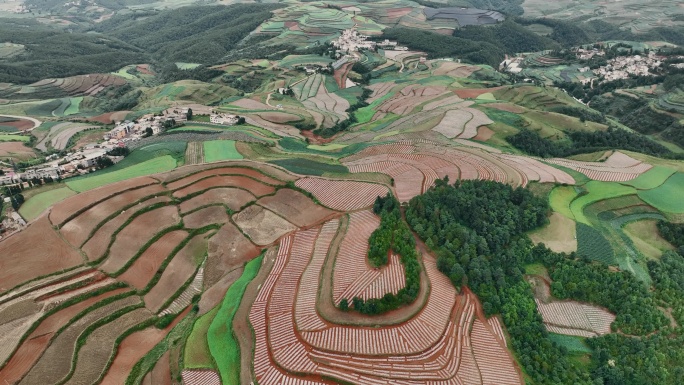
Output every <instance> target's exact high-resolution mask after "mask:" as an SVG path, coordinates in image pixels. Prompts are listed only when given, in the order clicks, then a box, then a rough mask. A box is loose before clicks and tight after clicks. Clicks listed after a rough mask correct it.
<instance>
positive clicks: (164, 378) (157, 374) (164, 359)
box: [143, 352, 173, 385]
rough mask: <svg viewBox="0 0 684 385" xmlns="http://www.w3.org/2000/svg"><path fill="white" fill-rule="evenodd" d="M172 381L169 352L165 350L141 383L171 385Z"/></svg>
mask: <svg viewBox="0 0 684 385" xmlns="http://www.w3.org/2000/svg"><path fill="white" fill-rule="evenodd" d="M172 383H173V382H172V381H171V365H170V362H169V352H166V353H164V355H163V356H161V358H160V359H159V361H157V364H156V365H154V368H153V369H152V371H151V372H149V373H147V375H146V376H145V379H144V380H143V385H171V384H172Z"/></svg>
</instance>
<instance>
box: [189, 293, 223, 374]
mask: <svg viewBox="0 0 684 385" xmlns="http://www.w3.org/2000/svg"><path fill="white" fill-rule="evenodd" d="M218 310H219V306H216V307H214V308H213V309H212V310H211V311H209V312H208V313H206V314H204V315H202V316H201V317H199V318H198V319H197V321H195V324H194V325H193V327H192V332H191V333H190V336H188V341H187V342H186V344H185V348H184V351H185V353H184V360H183V368H184V369H213V370H216V364H215V363H214V361H213V359H212V358H211V352H210V351H209V343H208V341H207V335H208V332H209V326H211V323H212V322H213V320H214V318H215V317H216V313H218Z"/></svg>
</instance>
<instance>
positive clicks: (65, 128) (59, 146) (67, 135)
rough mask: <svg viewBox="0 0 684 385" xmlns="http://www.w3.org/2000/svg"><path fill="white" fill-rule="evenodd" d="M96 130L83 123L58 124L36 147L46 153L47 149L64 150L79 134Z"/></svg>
mask: <svg viewBox="0 0 684 385" xmlns="http://www.w3.org/2000/svg"><path fill="white" fill-rule="evenodd" d="M91 128H97V127H95V126H89V125H87V124H83V123H60V124H57V125H54V126H52V127H51V128H50V132H49V133H48V134H47V135H46V136H45V137H44V138H43V139H42V140H41V141H40V142H38V144H37V145H36V148H37V149H39V150H41V151H48V147H49V148H53V149H55V150H64V149H65V148H66V146H67V144H68V143H69V139H71V137H72V136H74V135H76V134H78V133H79V132H82V131H85V130H88V129H91Z"/></svg>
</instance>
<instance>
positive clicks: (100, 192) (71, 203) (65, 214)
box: [50, 177, 157, 226]
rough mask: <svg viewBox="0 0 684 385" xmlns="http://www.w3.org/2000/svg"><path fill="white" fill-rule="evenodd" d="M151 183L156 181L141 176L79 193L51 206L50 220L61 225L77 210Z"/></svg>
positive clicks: (76, 212)
mask: <svg viewBox="0 0 684 385" xmlns="http://www.w3.org/2000/svg"><path fill="white" fill-rule="evenodd" d="M153 183H157V181H156V180H155V179H153V178H150V177H141V178H135V179H129V180H127V181H123V182H119V183H115V184H112V185H109V186H104V187H99V188H96V189H94V190H90V191H86V192H83V193H80V194H78V195H75V196H73V197H70V198H67V199H65V200H63V201H61V202H59V203H58V204H56V205H55V206H53V207H52V210H50V221H51V222H52V223H53V224H54V225H58V226H61V225H63V224H64V222H66V221H67V220H69V219H70V218H71V217H72V216H74V215H76V214H78V212H80V211H83V210H85V209H87V208H89V207H90V206H92V205H94V204H96V203H98V202H101V201H103V200H105V199H107V198H109V197H111V196H113V195H116V194H118V193H120V192H122V191H125V190H130V189H133V188H136V187H142V186H146V185H149V184H153Z"/></svg>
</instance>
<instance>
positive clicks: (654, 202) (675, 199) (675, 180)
mask: <svg viewBox="0 0 684 385" xmlns="http://www.w3.org/2000/svg"><path fill="white" fill-rule="evenodd" d="M683 191H684V173H681V172H678V173H676V174H674V175H672V176H671V177H670V178H668V179H667V181H665V183H663V184H662V185H661V186H659V187H657V188H654V189H651V190H645V191H639V197H640V198H641V199H643V200H644V201H646V203H648V204H650V205H651V206H653V207H655V208H657V209H658V210H662V211H665V212H668V213H675V214H682V213H684V199H681V197H680V194H682V192H683Z"/></svg>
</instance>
